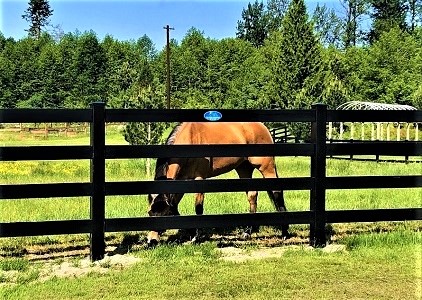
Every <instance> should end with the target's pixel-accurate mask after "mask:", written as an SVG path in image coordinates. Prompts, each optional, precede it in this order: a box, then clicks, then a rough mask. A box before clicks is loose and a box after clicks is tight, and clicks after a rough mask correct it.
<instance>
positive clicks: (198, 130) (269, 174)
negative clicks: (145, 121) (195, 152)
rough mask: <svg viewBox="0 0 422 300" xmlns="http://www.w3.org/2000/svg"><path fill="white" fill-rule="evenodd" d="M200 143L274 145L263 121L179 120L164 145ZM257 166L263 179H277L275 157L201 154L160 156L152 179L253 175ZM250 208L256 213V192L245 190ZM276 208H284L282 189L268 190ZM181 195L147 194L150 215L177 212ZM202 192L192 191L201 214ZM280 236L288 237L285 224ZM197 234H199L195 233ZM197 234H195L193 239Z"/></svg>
mask: <svg viewBox="0 0 422 300" xmlns="http://www.w3.org/2000/svg"><path fill="white" fill-rule="evenodd" d="M182 144H183V145H186V144H187V145H202V144H206V145H208V144H273V139H272V137H271V134H270V132H269V131H268V129H267V127H265V125H264V124H262V123H251V122H245V123H224V122H221V123H181V124H179V125H178V126H176V127H175V128H174V129H173V131H172V132H171V133H170V135H169V137H168V139H167V145H182ZM255 169H257V170H259V172H260V173H261V174H262V176H263V177H264V178H277V177H278V175H277V171H276V166H275V161H274V157H270V156H265V157H260V156H251V157H203V158H159V159H158V160H157V163H156V169H155V178H154V179H155V180H169V179H170V180H171V179H181V180H183V179H195V180H203V179H206V178H209V177H215V176H218V175H221V174H224V173H227V172H229V171H231V170H235V171H236V172H237V174H238V175H239V177H240V178H252V173H253V171H254V170H255ZM246 193H247V197H248V201H249V211H250V212H251V213H255V212H256V207H257V196H258V193H257V192H256V191H247V192H246ZM268 195H269V196H270V199H271V200H272V202H273V203H274V206H275V208H276V210H277V211H286V206H285V204H284V199H283V191H282V190H275V191H268ZM182 197H183V194H155V195H148V201H149V211H148V214H149V215H150V216H169V215H179V211H178V208H177V207H178V204H179V202H180V200H181V199H182ZM203 203H204V194H203V193H196V194H195V212H196V214H197V215H201V214H202V213H203V210H204V209H203ZM282 231H283V236H288V226H283V227H282ZM197 234H198V233H197ZM196 238H197V236H195V237H194V240H195V239H196ZM158 240H159V233H158V232H156V231H151V232H150V233H149V235H148V244H153V243H154V244H155V243H157V242H158Z"/></svg>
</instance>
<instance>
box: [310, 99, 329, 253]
mask: <svg viewBox="0 0 422 300" xmlns="http://www.w3.org/2000/svg"><path fill="white" fill-rule="evenodd" d="M312 108H313V109H314V110H315V115H316V120H315V122H313V123H312V128H311V138H312V142H313V143H314V145H315V154H314V155H313V156H312V157H311V177H313V178H314V180H315V182H314V186H313V187H312V190H311V199H310V200H311V203H310V209H311V211H312V212H313V215H314V220H313V222H312V223H311V227H310V229H311V230H310V244H311V246H313V247H324V246H325V245H326V236H325V222H326V216H325V189H326V186H325V178H326V171H325V167H326V153H327V149H326V122H327V106H326V105H325V104H315V105H313V106H312Z"/></svg>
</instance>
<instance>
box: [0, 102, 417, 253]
mask: <svg viewBox="0 0 422 300" xmlns="http://www.w3.org/2000/svg"><path fill="white" fill-rule="evenodd" d="M205 112H206V110H134V109H133V110H132V109H105V105H104V104H103V103H94V104H93V105H92V107H91V109H75V110H62V109H17V110H13V109H3V110H0V123H25V122H27V123H41V122H60V123H65V122H88V123H90V140H91V142H90V145H89V146H21V147H0V160H2V161H18V160H77V159H89V160H90V161H91V167H90V170H91V171H90V172H91V176H90V182H85V183H50V184H18V185H7V184H2V185H0V200H2V199H28V201H35V200H31V198H50V197H77V196H90V218H89V219H85V220H65V221H64V220H57V221H42V222H9V223H0V237H18V236H36V235H53V234H77V233H90V237H91V238H90V249H91V253H90V255H91V259H92V260H97V259H101V258H102V257H103V256H104V253H105V242H104V235H105V232H120V231H140V230H149V229H151V228H154V229H155V230H161V229H170V228H173V229H186V228H195V227H196V226H197V224H201V227H223V226H225V225H227V226H246V225H248V226H258V225H275V226H280V225H282V224H310V229H311V230H310V243H311V244H312V245H314V246H323V245H325V243H326V240H325V239H326V236H325V224H326V223H343V222H373V221H402V220H421V219H422V208H421V207H415V208H406V209H377V210H335V211H327V210H326V209H325V193H326V190H328V189H363V188H364V189H369V188H417V187H422V175H414V176H413V175H412V176H345V177H327V176H326V157H327V156H329V155H353V154H356V155H371V154H375V153H378V154H380V155H392V156H395V155H398V156H406V155H408V156H411V155H412V156H413V155H422V143H421V142H365V143H359V142H355V143H353V144H348V143H341V144H327V143H326V124H327V122H339V121H351V122H367V121H373V122H378V121H379V122H393V121H394V122H397V121H401V122H422V111H331V110H327V108H326V106H325V105H315V106H313V108H312V109H311V110H220V112H221V113H222V118H221V120H220V121H221V122H240V121H248V122H252V121H263V122H264V121H265V122H309V123H311V124H312V126H311V127H312V141H311V142H310V143H302V144H292V143H290V144H274V145H171V146H168V145H145V146H141V145H140V146H127V145H116V146H106V145H105V124H106V123H107V122H182V121H188V122H204V121H206V120H205V119H204V113H205ZM250 155H255V156H267V155H271V156H308V157H311V170H310V176H308V177H297V178H277V179H257V178H254V179H226V180H212V179H210V180H202V181H189V180H188V181H182V180H174V181H170V182H169V181H136V182H134V181H131V182H106V181H105V161H106V159H123V158H125V159H127V158H147V157H150V158H158V157H204V156H205V157H209V156H250ZM280 188H282V189H283V190H310V191H311V192H310V210H309V211H295V212H274V213H256V214H224V215H203V216H174V217H155V218H149V217H139V218H110V219H106V218H105V197H106V196H112V195H139V194H148V193H163V192H170V193H193V192H229V191H230V192H233V191H245V190H257V191H265V190H269V189H280Z"/></svg>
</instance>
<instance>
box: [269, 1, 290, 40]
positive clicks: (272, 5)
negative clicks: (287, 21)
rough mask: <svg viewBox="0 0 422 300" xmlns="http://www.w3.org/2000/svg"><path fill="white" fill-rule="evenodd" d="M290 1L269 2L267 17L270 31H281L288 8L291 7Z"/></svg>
mask: <svg viewBox="0 0 422 300" xmlns="http://www.w3.org/2000/svg"><path fill="white" fill-rule="evenodd" d="M289 3H290V0H268V1H267V11H266V13H267V16H268V26H269V28H268V30H269V32H270V33H271V32H272V31H276V30H279V29H280V27H281V21H282V20H283V17H284V15H285V14H286V11H287V8H288V7H289Z"/></svg>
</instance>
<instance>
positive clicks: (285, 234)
mask: <svg viewBox="0 0 422 300" xmlns="http://www.w3.org/2000/svg"><path fill="white" fill-rule="evenodd" d="M291 237H292V235H291V234H290V233H288V232H283V233H282V235H281V239H282V240H283V241H285V240H288V239H290V238H291Z"/></svg>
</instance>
